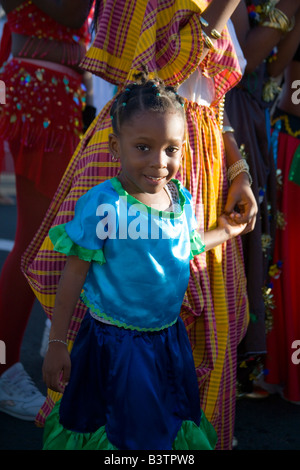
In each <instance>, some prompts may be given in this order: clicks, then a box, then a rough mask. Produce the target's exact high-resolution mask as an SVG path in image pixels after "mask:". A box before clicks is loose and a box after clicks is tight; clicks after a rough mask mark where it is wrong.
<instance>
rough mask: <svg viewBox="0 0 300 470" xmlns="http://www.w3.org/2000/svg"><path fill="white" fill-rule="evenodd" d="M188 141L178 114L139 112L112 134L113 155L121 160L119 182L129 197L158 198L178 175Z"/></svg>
mask: <svg viewBox="0 0 300 470" xmlns="http://www.w3.org/2000/svg"><path fill="white" fill-rule="evenodd" d="M184 137H185V125H184V117H183V116H182V115H181V114H180V113H179V112H176V111H173V110H167V111H166V112H164V113H161V112H154V111H140V112H137V113H136V114H135V115H134V116H132V118H131V119H130V120H129V121H128V122H126V123H123V124H122V126H121V129H120V132H119V135H118V136H116V135H115V134H111V135H110V136H109V138H110V141H109V142H110V151H111V153H112V155H113V156H115V157H118V158H120V162H121V174H120V176H119V179H120V181H121V183H122V185H123V187H124V189H125V190H126V191H127V192H128V193H129V194H137V193H150V194H155V193H156V194H157V193H158V192H159V191H161V190H162V189H163V187H164V186H165V185H166V183H168V181H170V180H171V179H172V178H174V177H175V175H176V174H177V172H178V169H179V166H180V163H181V155H182V147H183V144H184Z"/></svg>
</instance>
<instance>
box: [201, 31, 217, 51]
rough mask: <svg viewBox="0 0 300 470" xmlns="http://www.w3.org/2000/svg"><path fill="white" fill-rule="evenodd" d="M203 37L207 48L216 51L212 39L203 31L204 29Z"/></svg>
mask: <svg viewBox="0 0 300 470" xmlns="http://www.w3.org/2000/svg"><path fill="white" fill-rule="evenodd" d="M202 36H203V39H204V42H205V44H206V47H208V49H211V50H212V51H215V46H214V43H213V42H212V40H211V39H210V37H209V36H207V34H206V33H205V31H203V29H202Z"/></svg>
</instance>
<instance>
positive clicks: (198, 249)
mask: <svg viewBox="0 0 300 470" xmlns="http://www.w3.org/2000/svg"><path fill="white" fill-rule="evenodd" d="M190 241H191V254H190V259H193V258H194V256H196V255H200V253H203V252H204V251H205V245H204V244H203V242H202V239H201V236H200V233H199V232H198V231H197V230H194V231H193V232H192V233H191V237H190Z"/></svg>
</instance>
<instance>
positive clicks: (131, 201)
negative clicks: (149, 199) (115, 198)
mask: <svg viewBox="0 0 300 470" xmlns="http://www.w3.org/2000/svg"><path fill="white" fill-rule="evenodd" d="M110 181H111V184H112V187H113V188H114V190H115V191H116V192H117V193H118V194H119V196H123V197H126V198H127V201H128V202H129V204H141V205H142V206H143V207H145V208H146V209H147V211H148V214H149V215H150V214H151V215H156V216H158V217H165V218H167V219H176V218H179V217H181V216H182V214H183V210H184V205H185V203H186V198H185V196H184V194H183V192H182V189H181V188H182V185H181V183H180V181H178V180H176V179H172V181H173V183H174V184H175V185H176V187H177V189H178V194H179V205H180V209H181V210H180V212H168V211H160V210H158V209H155V208H153V207H151V206H147V204H144V203H143V202H141V201H139V200H138V199H136V198H135V197H133V196H131V195H130V194H129V193H128V192H127V191H126V190H125V189H124V188H123V186H122V183H121V182H120V180H119V179H118V177H117V176H115V177H113V178H111V180H110Z"/></svg>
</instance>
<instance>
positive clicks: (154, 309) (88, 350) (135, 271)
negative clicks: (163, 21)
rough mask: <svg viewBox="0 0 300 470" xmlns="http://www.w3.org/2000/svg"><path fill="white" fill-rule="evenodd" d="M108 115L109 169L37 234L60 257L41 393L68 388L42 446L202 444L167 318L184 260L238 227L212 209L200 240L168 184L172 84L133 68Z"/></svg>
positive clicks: (177, 138) (187, 203) (172, 317)
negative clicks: (79, 314) (77, 319)
mask: <svg viewBox="0 0 300 470" xmlns="http://www.w3.org/2000/svg"><path fill="white" fill-rule="evenodd" d="M111 119H112V123H113V131H114V133H113V134H111V135H110V137H109V139H110V140H109V143H110V151H111V154H112V158H113V159H120V163H121V171H120V174H119V175H118V177H115V178H111V179H110V180H107V181H105V182H104V183H101V184H99V185H97V186H95V187H93V188H92V189H91V190H89V191H88V192H87V193H86V194H85V195H84V196H82V197H81V198H80V199H79V200H78V202H77V204H76V208H75V216H74V219H73V220H71V221H70V222H68V223H67V224H64V225H58V226H56V227H53V228H52V229H51V230H50V234H49V235H50V238H51V240H52V242H53V244H54V247H55V250H57V251H60V252H63V253H65V254H66V255H68V258H67V262H66V266H65V269H64V272H63V274H62V277H61V281H60V284H59V288H58V292H57V297H56V304H55V310H54V315H53V320H52V326H51V331H50V340H49V348H48V352H47V354H46V357H45V361H44V365H43V375H44V380H45V382H46V384H47V386H48V387H49V388H50V389H52V390H55V391H60V392H62V391H63V384H67V383H68V385H67V387H66V389H65V391H64V394H63V397H62V399H61V401H60V402H58V403H57V404H56V405H55V407H54V409H53V410H52V412H51V414H50V415H49V417H48V418H47V420H46V425H45V436H44V437H45V440H44V448H45V449H106V450H107V449H122V450H124V449H126V450H140V449H144V450H169V449H213V448H214V447H215V444H216V433H215V431H214V429H213V427H212V426H211V424H210V423H209V422H208V421H207V420H206V418H205V415H204V414H203V412H201V409H200V406H199V392H198V385H197V378H196V373H195V366H194V361H193V356H192V351H191V347H190V343H189V341H188V337H187V334H186V331H185V327H184V325H183V322H182V320H181V319H180V318H179V314H180V308H181V304H182V300H183V297H184V293H185V291H186V288H187V285H188V280H189V274H190V269H189V261H190V257H193V256H195V255H197V254H200V253H202V252H203V251H205V250H207V249H210V248H212V247H214V246H216V245H218V244H220V243H223V242H226V241H227V240H228V239H230V238H232V237H234V236H237V235H238V234H239V233H241V232H242V231H243V230H244V228H245V227H246V225H242V224H240V225H238V224H237V223H236V220H238V219H237V218H236V214H233V216H234V217H232V218H229V217H225V216H221V217H220V218H219V223H218V226H217V228H215V229H214V230H211V231H210V232H207V233H205V237H204V241H203V242H204V243H205V245H206V247H204V244H203V243H202V241H201V238H200V235H199V233H198V232H197V230H196V229H197V225H198V224H197V222H196V218H195V216H194V215H193V214H194V213H193V209H192V206H191V195H190V193H189V192H188V191H187V190H186V189H185V188H184V187H182V185H181V184H180V183H179V181H177V180H176V179H174V178H175V176H176V174H177V172H178V170H179V167H180V163H181V157H182V148H183V145H184V139H185V113H184V107H183V99H182V98H180V97H179V95H178V94H177V93H176V91H175V90H174V89H173V88H172V87H166V86H165V85H164V84H163V83H162V82H161V81H160V80H158V79H154V80H149V79H147V78H146V77H145V76H144V75H143V74H142V77H141V83H140V84H132V85H129V86H128V87H127V88H126V89H125V91H124V92H122V93H120V94H119V95H118V96H117V98H116V100H115V102H114V103H113V105H112V108H111ZM80 293H81V297H82V299H83V301H84V303H85V304H86V305H87V306H88V308H89V313H88V314H87V315H86V316H85V318H84V320H83V322H82V324H81V327H80V331H79V334H78V336H77V338H76V340H75V343H74V346H73V350H72V354H71V359H70V356H69V352H68V350H67V347H66V346H67V343H66V335H67V331H68V326H69V322H70V318H71V316H72V312H73V310H74V308H75V306H76V303H77V300H78V298H79V295H80ZM71 362H72V372H71ZM70 372H71V374H70ZM61 373H62V377H61Z"/></svg>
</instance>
